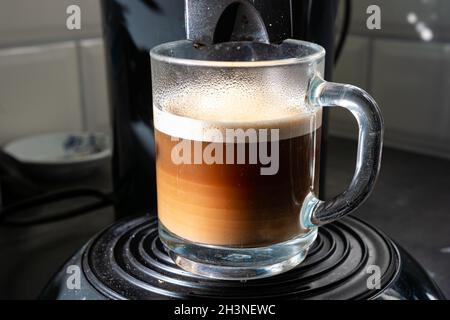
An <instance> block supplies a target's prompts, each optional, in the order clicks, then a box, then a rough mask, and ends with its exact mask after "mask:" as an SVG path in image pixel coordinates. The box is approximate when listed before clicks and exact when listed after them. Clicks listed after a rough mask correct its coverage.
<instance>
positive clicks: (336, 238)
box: [82, 216, 400, 299]
mask: <svg viewBox="0 0 450 320" xmlns="http://www.w3.org/2000/svg"><path fill="white" fill-rule="evenodd" d="M82 264H83V270H84V273H85V276H86V278H87V279H88V280H89V282H90V284H91V285H92V286H93V287H95V288H96V289H97V290H99V291H100V292H101V293H102V294H103V295H105V296H106V297H108V298H112V299H167V298H175V299H196V298H199V299H200V298H202V299H203V298H209V299H213V298H220V299H223V298H257V299H264V298H282V299H371V298H376V297H377V295H379V294H380V293H381V292H382V291H383V290H384V289H385V288H386V287H387V286H389V284H390V283H391V282H392V281H393V280H394V278H395V277H396V274H397V273H398V271H399V268H400V266H399V265H400V256H399V252H398V250H397V248H396V247H395V245H394V244H393V243H392V241H390V240H389V239H388V238H387V237H386V236H384V235H383V234H382V233H380V232H379V231H377V230H376V229H374V228H373V227H371V226H369V225H367V224H366V223H364V222H362V221H360V220H358V219H355V218H352V217H349V218H344V219H342V220H341V221H340V222H337V223H332V224H329V225H326V226H324V227H321V228H319V235H318V238H317V240H316V241H315V242H314V244H313V245H312V247H311V249H310V251H309V254H308V256H307V258H306V259H305V260H304V262H303V263H301V264H300V265H299V266H298V267H296V268H295V269H293V270H290V271H288V272H286V273H283V274H280V275H277V276H274V277H270V278H264V279H257V280H248V281H245V282H239V281H223V280H213V279H206V278H202V277H199V276H196V275H193V274H190V273H188V272H186V271H184V270H181V269H180V268H179V267H177V266H176V265H175V264H174V263H173V261H172V260H171V259H170V258H169V257H168V255H167V254H166V252H165V250H164V248H163V245H162V243H161V242H160V240H159V238H158V224H157V220H156V219H155V218H151V217H148V216H147V217H142V218H137V219H134V220H131V221H125V222H121V223H118V224H116V225H114V226H112V227H110V228H109V229H106V230H105V231H104V232H103V233H101V234H100V235H99V236H97V237H96V238H94V239H93V240H92V241H91V242H90V243H89V245H88V248H87V250H85V251H84V254H83V258H82ZM374 266H375V267H374ZM378 271H379V273H378ZM375 273H377V274H379V275H380V276H381V282H380V285H379V286H374V284H376V283H374V282H373V281H372V280H371V279H372V278H373V277H372V278H371V276H373V275H374V274H375Z"/></svg>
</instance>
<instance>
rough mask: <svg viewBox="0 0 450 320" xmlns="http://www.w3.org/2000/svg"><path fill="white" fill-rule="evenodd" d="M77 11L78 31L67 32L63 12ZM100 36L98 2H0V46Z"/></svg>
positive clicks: (56, 0) (42, 0)
mask: <svg viewBox="0 0 450 320" xmlns="http://www.w3.org/2000/svg"><path fill="white" fill-rule="evenodd" d="M72 4H76V5H79V6H80V9H81V30H68V29H67V27H66V19H67V17H68V15H67V14H66V9H67V7H68V6H69V5H72ZM100 34H101V19H100V0H1V1H0V46H2V47H5V46H11V45H23V44H24V43H29V42H31V43H38V42H45V41H55V40H67V39H76V38H80V37H94V36H100Z"/></svg>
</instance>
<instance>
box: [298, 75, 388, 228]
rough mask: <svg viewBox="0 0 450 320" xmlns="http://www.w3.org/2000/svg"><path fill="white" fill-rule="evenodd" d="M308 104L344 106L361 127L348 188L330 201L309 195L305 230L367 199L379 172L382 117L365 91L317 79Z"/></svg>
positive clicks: (310, 85) (311, 85)
mask: <svg viewBox="0 0 450 320" xmlns="http://www.w3.org/2000/svg"><path fill="white" fill-rule="evenodd" d="M307 103H309V104H310V105H311V106H313V107H342V108H345V109H347V110H349V111H350V112H351V113H352V114H353V116H354V117H355V118H356V120H357V122H358V127H359V140H358V151H357V157H356V169H355V173H354V175H353V179H352V182H351V183H350V186H349V188H348V189H347V190H346V191H344V192H343V193H341V194H339V195H338V196H336V197H334V198H333V199H331V200H328V201H322V200H320V199H318V198H317V197H316V196H315V195H314V193H312V192H310V193H309V194H308V195H307V197H306V199H305V202H304V204H303V206H302V209H301V217H302V218H301V219H302V224H303V225H304V226H305V227H306V228H311V227H316V226H320V225H323V224H326V223H329V222H332V221H334V220H337V219H339V218H342V217H343V216H345V215H347V214H349V213H350V212H352V211H353V210H355V209H356V208H358V207H359V205H361V204H362V203H363V202H364V200H366V199H367V197H368V196H369V194H370V192H371V191H372V189H373V187H374V185H375V181H376V179H377V176H378V172H379V170H380V163H381V150H382V146H383V117H382V115H381V112H380V109H379V107H378V105H377V103H376V102H375V100H374V99H373V98H372V97H371V96H370V95H369V94H368V93H367V92H365V91H364V90H362V89H360V88H357V87H355V86H351V85H348V84H340V83H332V82H327V81H325V80H323V79H322V78H321V77H319V76H315V77H314V78H313V79H312V80H311V81H310V84H309V89H308V94H307Z"/></svg>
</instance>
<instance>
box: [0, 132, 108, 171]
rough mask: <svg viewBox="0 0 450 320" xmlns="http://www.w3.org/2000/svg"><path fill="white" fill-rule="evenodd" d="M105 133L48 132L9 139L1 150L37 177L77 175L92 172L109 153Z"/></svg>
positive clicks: (102, 162)
mask: <svg viewBox="0 0 450 320" xmlns="http://www.w3.org/2000/svg"><path fill="white" fill-rule="evenodd" d="M110 145H111V143H110V139H109V137H108V135H106V134H105V133H99V132H96V133H89V132H88V133H68V132H66V133H50V134H42V135H36V136H31V137H27V138H23V139H19V140H15V141H12V142H10V143H8V144H7V145H6V146H4V148H3V150H4V151H5V152H6V153H8V154H9V155H11V156H12V157H14V158H16V159H17V160H19V161H20V162H21V163H22V164H23V169H24V170H25V171H26V172H27V173H29V174H31V175H33V176H35V177H40V178H50V179H52V178H77V177H82V176H86V175H88V174H89V173H92V171H93V170H95V169H97V168H99V167H100V166H102V165H103V164H105V162H106V161H107V160H108V159H109V157H110V156H111V147H110Z"/></svg>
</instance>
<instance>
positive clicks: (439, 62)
mask: <svg viewBox="0 0 450 320" xmlns="http://www.w3.org/2000/svg"><path fill="white" fill-rule="evenodd" d="M444 48H445V46H444V45H442V44H430V43H428V44H425V43H421V42H407V41H399V40H395V41H392V40H376V41H375V45H374V60H373V72H372V84H373V95H374V97H375V99H376V100H377V101H378V103H379V104H380V107H381V110H382V111H383V115H384V118H385V124H386V143H387V144H391V145H394V146H397V147H399V148H406V149H413V150H420V151H423V152H427V153H432V154H439V153H444V154H445V153H446V152H448V151H450V145H449V143H450V139H448V138H449V137H448V136H446V131H447V125H448V120H447V119H446V117H444V116H443V115H444V114H445V113H446V109H448V105H446V102H447V101H448V99H446V95H448V94H449V92H448V89H446V88H445V85H444V83H445V80H446V79H449V77H450V74H448V73H446V72H445V67H444V66H445V52H444ZM449 155H450V153H449Z"/></svg>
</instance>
